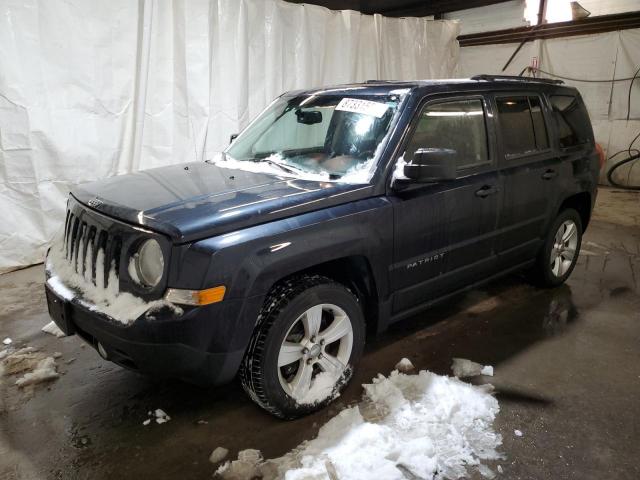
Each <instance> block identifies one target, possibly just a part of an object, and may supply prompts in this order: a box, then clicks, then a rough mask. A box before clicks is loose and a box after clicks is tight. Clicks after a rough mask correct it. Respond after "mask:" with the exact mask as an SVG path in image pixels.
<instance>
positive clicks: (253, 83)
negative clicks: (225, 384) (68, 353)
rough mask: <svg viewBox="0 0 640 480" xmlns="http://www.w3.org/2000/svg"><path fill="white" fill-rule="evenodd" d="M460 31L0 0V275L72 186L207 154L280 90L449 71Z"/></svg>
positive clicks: (115, 4) (269, 10)
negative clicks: (0, 215) (0, 213)
mask: <svg viewBox="0 0 640 480" xmlns="http://www.w3.org/2000/svg"><path fill="white" fill-rule="evenodd" d="M458 31H459V25H458V24H457V23H456V22H453V21H429V20H425V19H419V18H403V19H395V18H393V19H392V18H386V17H382V16H380V15H375V16H367V15H361V14H359V13H356V12H353V11H342V12H340V11H338V12H337V11H330V10H327V9H324V8H321V7H316V6H310V5H304V6H303V5H295V4H290V3H286V2H283V1H278V0H217V1H205V0H188V1H187V0H183V1H178V0H176V1H172V2H168V1H156V0H139V1H138V2H134V1H131V0H110V1H109V2H86V1H81V0H48V1H46V2H44V1H37V0H0V212H2V222H0V272H2V271H7V270H9V269H12V268H15V267H18V266H22V265H28V264H32V263H36V262H39V261H41V260H42V257H43V253H44V249H45V248H46V245H47V243H48V242H49V240H50V238H51V237H52V236H53V234H54V233H55V231H56V229H57V228H59V225H60V223H61V222H62V220H63V218H64V208H65V199H66V196H67V192H68V191H69V189H70V188H71V187H72V186H73V185H74V184H77V183H81V182H87V181H91V180H95V179H99V178H103V177H106V176H109V175H114V174H117V173H125V172H131V171H134V170H137V169H142V168H150V167H154V166H159V165H166V164H171V163H178V162H184V161H191V160H199V159H202V158H203V157H208V156H210V155H212V154H213V152H214V151H216V150H219V149H221V148H223V147H224V146H225V145H226V144H227V143H228V140H229V135H230V134H231V133H234V132H237V131H238V130H240V129H241V128H242V127H243V126H245V125H246V124H247V123H248V121H249V120H250V119H251V118H252V117H254V116H255V115H256V114H257V113H258V112H259V111H260V110H261V109H262V108H263V107H264V106H265V105H266V104H267V103H268V102H270V101H271V100H272V99H273V98H274V97H275V96H277V95H279V94H280V93H282V92H284V91H286V90H291V89H296V88H309V87H314V86H320V85H324V84H332V83H340V82H350V81H363V80H366V79H380V78H382V79H415V78H442V77H450V76H452V74H453V71H454V68H455V66H456V65H457V56H458V46H457V41H456V36H457V34H458Z"/></svg>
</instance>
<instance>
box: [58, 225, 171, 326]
mask: <svg viewBox="0 0 640 480" xmlns="http://www.w3.org/2000/svg"><path fill="white" fill-rule="evenodd" d="M64 248H65V246H64V242H63V241H62V237H61V236H58V238H57V239H56V240H55V241H54V244H53V246H52V247H51V250H50V251H49V256H48V257H47V265H46V269H47V272H49V273H50V274H51V277H50V278H49V279H48V280H47V284H48V285H49V287H51V288H52V289H53V290H54V291H55V292H56V293H57V294H58V295H59V296H61V297H62V298H64V299H66V300H69V301H71V300H76V301H77V302H78V303H80V304H81V305H83V306H84V307H85V308H88V309H89V310H92V311H96V312H100V313H103V314H105V315H107V316H109V317H110V318H112V319H113V320H115V321H118V322H121V323H123V324H125V325H128V324H130V323H132V322H133V321H135V320H136V319H137V318H139V317H140V316H141V315H143V314H145V313H147V314H149V313H151V312H153V311H157V310H160V309H161V308H170V309H172V310H173V311H174V312H175V313H176V314H177V315H181V314H182V309H181V308H180V307H177V306H176V305H174V304H173V303H171V302H167V301H166V300H164V299H163V300H154V301H151V302H146V301H145V300H143V299H142V298H140V297H136V296H135V295H132V294H131V293H128V292H121V291H120V287H119V280H118V277H117V275H116V272H115V264H112V265H111V269H110V270H109V272H108V283H107V285H106V286H105V285H104V252H103V251H102V249H100V250H98V252H97V254H96V255H97V256H96V284H95V285H94V284H93V282H92V281H91V279H90V278H89V277H88V275H81V274H79V273H77V272H76V271H75V269H74V268H73V266H72V265H71V263H70V262H69V261H67V259H66V258H65V254H64ZM77 292H79V294H78V293H77Z"/></svg>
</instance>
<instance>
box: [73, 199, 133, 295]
mask: <svg viewBox="0 0 640 480" xmlns="http://www.w3.org/2000/svg"><path fill="white" fill-rule="evenodd" d="M85 212H86V211H84V210H80V212H77V211H75V210H73V211H72V210H71V209H69V210H67V218H66V220H65V227H64V253H65V258H66V259H67V261H68V262H69V263H70V264H71V266H72V267H73V269H74V270H75V271H76V273H78V274H79V275H82V276H83V277H85V278H86V279H87V280H91V281H92V282H93V284H94V285H98V286H104V287H107V286H108V283H109V272H110V271H114V272H115V274H116V276H117V275H118V267H119V265H120V255H121V254H122V238H121V237H120V236H119V235H115V234H113V233H111V234H110V233H109V232H108V230H107V229H104V228H101V226H100V225H98V224H97V222H96V223H95V224H94V223H93V222H91V218H90V216H88V215H83V213H85Z"/></svg>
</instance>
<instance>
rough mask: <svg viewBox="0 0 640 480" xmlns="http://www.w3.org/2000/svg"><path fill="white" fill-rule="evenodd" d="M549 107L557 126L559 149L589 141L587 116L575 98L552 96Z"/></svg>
mask: <svg viewBox="0 0 640 480" xmlns="http://www.w3.org/2000/svg"><path fill="white" fill-rule="evenodd" d="M551 106H552V107H553V113H554V115H553V116H554V117H555V119H556V123H557V125H558V136H559V140H560V147H562V148H566V147H572V146H574V145H580V144H582V143H586V142H588V141H589V138H590V133H589V126H590V122H589V116H588V115H587V112H586V109H585V108H583V107H582V105H581V103H580V102H579V101H578V99H577V98H576V97H574V96H572V95H553V96H551Z"/></svg>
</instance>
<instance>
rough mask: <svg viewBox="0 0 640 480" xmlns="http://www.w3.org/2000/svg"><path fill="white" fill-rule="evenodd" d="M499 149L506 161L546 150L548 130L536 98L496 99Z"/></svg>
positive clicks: (509, 97)
mask: <svg viewBox="0 0 640 480" xmlns="http://www.w3.org/2000/svg"><path fill="white" fill-rule="evenodd" d="M496 106H497V107H498V124H499V127H500V132H501V136H502V146H503V149H504V153H505V155H506V156H507V157H512V156H517V155H523V154H529V153H536V152H537V151H540V150H545V149H547V148H549V139H548V137H547V127H546V125H545V120H544V115H543V113H542V106H541V102H540V98H539V97H538V96H527V95H523V96H504V97H502V96H501V97H497V98H496Z"/></svg>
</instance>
